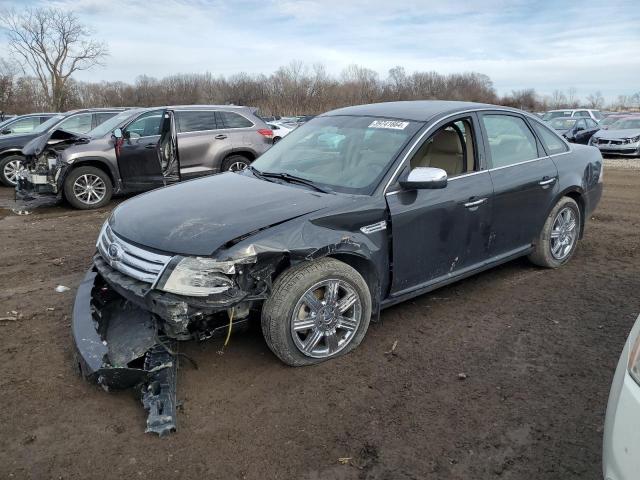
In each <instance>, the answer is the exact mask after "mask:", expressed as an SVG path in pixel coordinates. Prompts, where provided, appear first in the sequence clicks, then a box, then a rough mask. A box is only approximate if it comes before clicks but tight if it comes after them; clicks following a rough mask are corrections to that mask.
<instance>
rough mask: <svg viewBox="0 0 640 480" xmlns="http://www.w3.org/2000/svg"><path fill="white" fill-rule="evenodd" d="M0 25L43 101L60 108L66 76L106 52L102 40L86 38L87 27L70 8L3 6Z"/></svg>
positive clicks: (98, 61)
mask: <svg viewBox="0 0 640 480" xmlns="http://www.w3.org/2000/svg"><path fill="white" fill-rule="evenodd" d="M0 25H3V26H4V27H5V29H6V31H7V36H8V39H9V49H10V51H11V52H12V53H13V54H14V56H15V57H16V58H17V59H18V61H19V62H20V64H21V66H22V68H23V70H24V71H25V72H29V73H30V74H32V75H33V76H34V77H35V78H37V79H38V81H39V82H40V85H41V87H42V90H43V92H44V95H45V97H46V99H47V103H48V104H49V106H50V108H52V109H53V110H58V111H60V110H63V109H64V107H65V100H66V95H67V93H68V92H67V88H66V87H67V85H68V81H69V78H70V77H71V75H72V74H73V73H74V72H77V71H79V70H87V69H90V68H92V67H94V66H96V65H102V61H103V59H104V57H105V56H106V55H108V51H107V47H106V45H105V44H103V43H100V42H96V41H94V40H92V39H91V38H90V32H89V30H88V29H87V28H86V27H85V26H84V25H82V24H81V23H80V21H79V20H78V18H77V17H76V16H75V15H74V14H73V13H72V12H66V11H63V10H58V9H55V8H37V9H31V8H27V9H24V10H21V11H20V12H17V11H16V10H6V11H4V12H2V14H1V15H0Z"/></svg>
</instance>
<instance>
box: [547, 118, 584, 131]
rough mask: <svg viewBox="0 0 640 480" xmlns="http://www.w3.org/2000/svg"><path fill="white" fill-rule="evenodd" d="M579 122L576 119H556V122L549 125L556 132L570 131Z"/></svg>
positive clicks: (553, 121)
mask: <svg viewBox="0 0 640 480" xmlns="http://www.w3.org/2000/svg"><path fill="white" fill-rule="evenodd" d="M577 121H578V120H576V119H575V118H556V119H555V120H551V122H549V124H550V125H551V128H553V129H555V130H569V129H570V128H572V127H573V126H574V125H575V124H576V122H577Z"/></svg>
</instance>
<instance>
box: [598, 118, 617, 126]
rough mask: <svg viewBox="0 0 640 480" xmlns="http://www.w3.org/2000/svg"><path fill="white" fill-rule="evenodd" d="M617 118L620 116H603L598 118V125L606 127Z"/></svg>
mask: <svg viewBox="0 0 640 480" xmlns="http://www.w3.org/2000/svg"><path fill="white" fill-rule="evenodd" d="M618 120H620V117H605V118H603V119H602V120H600V123H599V125H600V126H601V127H606V126H607V125H612V124H614V123H616V122H617V121H618Z"/></svg>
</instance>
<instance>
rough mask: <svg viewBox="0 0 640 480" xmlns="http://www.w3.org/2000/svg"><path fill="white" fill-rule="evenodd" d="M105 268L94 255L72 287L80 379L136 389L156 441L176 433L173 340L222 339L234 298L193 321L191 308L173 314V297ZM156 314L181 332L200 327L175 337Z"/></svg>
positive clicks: (238, 326) (238, 324)
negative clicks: (181, 322) (181, 326)
mask: <svg viewBox="0 0 640 480" xmlns="http://www.w3.org/2000/svg"><path fill="white" fill-rule="evenodd" d="M98 265H100V266H101V267H102V268H99V267H98ZM105 265H106V264H102V263H100V257H99V256H97V257H96V258H95V259H94V267H93V268H92V269H91V270H90V271H89V272H87V274H86V275H85V277H84V279H83V281H82V283H81V284H80V286H79V287H78V291H77V294H76V298H75V303H74V306H73V314H72V320H71V330H72V334H73V342H74V346H75V358H76V363H77V365H78V367H79V370H80V373H81V374H82V375H83V376H84V377H86V378H87V379H88V380H89V381H91V382H96V383H97V384H99V385H101V386H102V387H103V388H104V389H105V390H111V389H125V388H136V389H138V391H139V392H140V396H141V400H142V403H143V405H144V407H145V409H146V410H147V411H148V412H149V414H148V417H147V428H146V431H147V432H155V433H158V434H160V435H163V434H165V433H168V432H171V431H174V430H175V428H176V418H175V414H176V411H175V409H176V379H177V366H178V361H177V360H178V359H177V355H178V354H177V353H176V352H177V350H178V341H177V340H178V339H187V338H199V339H204V338H210V337H219V336H223V335H225V334H226V333H227V332H228V328H229V327H230V326H231V325H230V322H229V320H228V319H226V320H225V318H226V313H227V310H226V308H227V306H231V304H232V303H234V302H235V303H236V304H235V305H234V306H233V308H238V305H237V300H238V299H237V298H234V299H227V300H226V301H222V300H220V301H218V302H217V303H216V305H214V306H212V305H209V310H208V311H209V315H208V316H207V315H203V316H202V318H199V316H198V315H197V313H194V309H197V306H194V305H187V304H186V303H185V304H184V305H180V308H177V307H176V305H175V302H176V301H177V300H176V299H175V296H172V295H162V294H161V293H159V292H156V291H145V290H144V284H143V282H138V281H136V280H134V279H131V278H130V277H126V276H123V275H121V274H119V273H118V272H117V271H115V270H109V269H108V268H107V267H108V265H106V266H105ZM103 275H104V276H103ZM118 275H120V276H118ZM121 277H122V278H121ZM247 308H248V307H247ZM157 312H158V313H161V314H163V315H170V314H173V313H175V312H179V313H180V314H181V315H182V314H184V318H185V319H187V320H188V321H187V322H186V323H185V325H187V326H188V325H189V324H190V323H189V322H193V324H194V325H197V327H199V328H197V329H195V330H193V331H188V330H185V331H184V332H187V335H186V336H185V337H184V338H183V336H182V333H184V332H182V331H181V330H176V329H177V327H176V325H175V324H174V323H175V322H174V323H171V322H172V320H171V317H170V316H169V317H167V318H169V321H167V319H166V318H161V317H160V315H159V314H158V313H157ZM212 312H217V313H219V314H224V316H223V315H216V313H212ZM247 315H248V311H247ZM240 316H241V315H240ZM180 318H182V317H180ZM194 318H195V319H198V320H199V321H197V322H196V321H194ZM247 321H248V320H247V318H246V317H245V318H239V319H238V320H237V321H236V320H234V321H233V323H232V327H233V330H234V331H236V330H238V329H242V328H245V327H246V324H247ZM176 331H177V332H178V333H177V334H176Z"/></svg>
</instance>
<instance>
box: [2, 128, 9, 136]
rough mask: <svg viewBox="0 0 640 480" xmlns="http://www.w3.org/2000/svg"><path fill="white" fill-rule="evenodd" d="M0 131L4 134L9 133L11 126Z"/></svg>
mask: <svg viewBox="0 0 640 480" xmlns="http://www.w3.org/2000/svg"><path fill="white" fill-rule="evenodd" d="M0 133H2V135H9V134H10V133H11V129H9V128H5V129H4V130H2V132H0Z"/></svg>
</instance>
